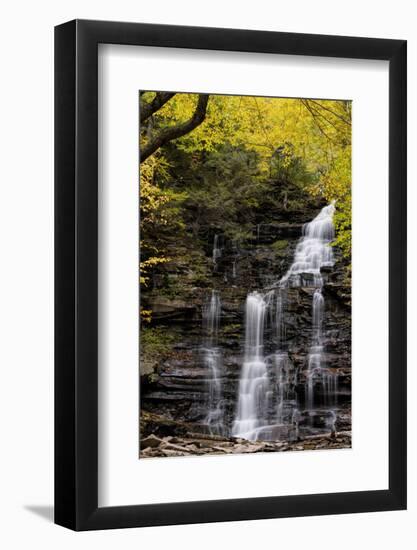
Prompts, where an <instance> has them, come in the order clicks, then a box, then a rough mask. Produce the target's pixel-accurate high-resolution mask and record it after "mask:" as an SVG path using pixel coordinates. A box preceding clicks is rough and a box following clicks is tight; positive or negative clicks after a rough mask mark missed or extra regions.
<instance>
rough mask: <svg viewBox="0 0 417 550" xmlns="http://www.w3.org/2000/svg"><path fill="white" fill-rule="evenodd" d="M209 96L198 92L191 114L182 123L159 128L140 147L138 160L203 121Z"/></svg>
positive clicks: (183, 134)
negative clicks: (153, 135)
mask: <svg viewBox="0 0 417 550" xmlns="http://www.w3.org/2000/svg"><path fill="white" fill-rule="evenodd" d="M208 100H209V96H208V95H207V94H200V95H199V96H198V102H197V106H196V108H195V111H194V114H193V116H192V117H191V118H190V119H189V120H187V122H184V123H182V124H178V125H177V126H171V127H168V128H164V129H163V130H161V131H160V132H159V133H158V134H157V135H156V136H155V137H154V138H152V139H151V140H150V141H148V142H147V143H146V144H145V145H143V147H141V148H140V162H143V161H144V160H146V159H147V158H148V157H149V156H151V155H152V154H153V153H155V151H156V150H157V149H159V148H160V147H162V145H165V144H166V143H168V142H169V141H172V140H174V139H178V138H179V137H182V136H185V135H186V134H188V133H189V132H191V131H192V130H194V128H197V126H200V124H201V123H202V122H203V121H204V119H205V118H206V113H207V103H208Z"/></svg>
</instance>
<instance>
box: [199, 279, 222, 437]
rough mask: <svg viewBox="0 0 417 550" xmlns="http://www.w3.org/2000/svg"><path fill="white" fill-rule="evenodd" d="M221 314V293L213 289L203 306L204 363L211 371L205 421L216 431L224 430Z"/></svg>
mask: <svg viewBox="0 0 417 550" xmlns="http://www.w3.org/2000/svg"><path fill="white" fill-rule="evenodd" d="M220 315H221V300H220V296H219V293H218V292H216V291H215V290H213V291H212V293H211V297H210V300H209V301H208V303H207V304H206V305H205V306H204V307H203V328H204V332H205V334H206V342H205V346H204V348H203V355H204V364H205V366H206V368H208V370H209V372H210V378H209V380H208V390H209V391H208V394H209V398H208V413H207V416H206V419H205V423H206V424H207V425H208V427H209V430H210V431H212V432H216V433H222V431H223V410H222V386H221V370H222V353H221V350H220V349H219V347H218V335H219V326H220Z"/></svg>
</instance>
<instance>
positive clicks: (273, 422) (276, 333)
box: [232, 204, 337, 440]
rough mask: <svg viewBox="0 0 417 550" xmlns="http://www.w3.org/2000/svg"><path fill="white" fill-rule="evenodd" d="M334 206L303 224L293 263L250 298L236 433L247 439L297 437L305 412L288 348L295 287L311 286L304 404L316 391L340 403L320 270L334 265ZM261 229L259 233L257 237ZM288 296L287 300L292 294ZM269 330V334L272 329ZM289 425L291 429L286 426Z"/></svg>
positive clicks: (328, 403) (329, 403)
mask: <svg viewBox="0 0 417 550" xmlns="http://www.w3.org/2000/svg"><path fill="white" fill-rule="evenodd" d="M334 211H335V207H334V204H330V205H328V206H325V207H324V208H323V209H322V210H321V212H320V213H319V214H318V215H317V216H316V217H315V218H314V219H313V220H312V221H311V222H309V223H307V224H305V225H304V227H303V234H302V236H301V238H300V240H299V241H298V243H297V246H296V248H295V252H294V258H293V263H292V265H291V266H290V268H289V269H288V271H287V273H286V274H285V275H284V276H283V277H282V278H281V280H280V281H279V282H278V284H277V286H276V287H275V288H274V289H273V290H270V291H269V292H266V293H265V294H261V293H260V292H251V293H249V294H248V296H247V299H246V311H245V356H244V360H243V366H242V370H241V375H240V381H239V389H238V403H237V409H236V416H235V421H234V424H233V427H232V435H233V436H236V437H242V438H244V439H248V440H257V439H262V440H276V439H279V438H280V437H281V436H282V435H283V436H284V437H287V438H288V437H290V434H293V435H292V437H295V438H298V437H299V431H300V427H299V424H300V420H301V418H302V412H301V410H300V407H301V405H302V403H300V400H299V396H298V395H297V391H296V388H297V385H298V371H297V369H296V368H295V367H294V365H293V363H292V361H291V360H290V357H289V355H288V351H287V346H288V343H287V341H286V340H287V338H286V330H285V326H286V324H285V309H286V305H287V302H286V300H287V293H288V292H290V289H292V288H297V287H313V288H315V290H314V292H313V294H312V324H311V345H310V349H309V353H308V358H307V365H306V370H305V383H304V388H305V406H306V410H307V412H308V413H310V412H311V411H313V409H314V406H315V401H316V396H315V393H316V389H318V390H319V391H320V394H321V396H322V402H323V403H322V404H323V405H324V406H325V407H333V406H334V405H335V404H336V393H337V375H336V374H334V373H333V372H332V371H331V370H330V369H329V368H327V367H326V366H325V351H324V344H323V324H324V314H325V300H324V296H323V293H322V288H323V284H324V281H323V277H322V274H321V268H323V267H331V266H333V265H334V258H333V250H332V247H331V244H330V243H331V241H332V240H333V238H334V227H333V214H334ZM259 229H260V226H257V235H258V239H259ZM288 299H289V298H288ZM268 330H269V332H268ZM264 333H268V334H271V336H273V340H274V343H275V352H274V353H272V354H271V355H267V356H266V357H265V356H264ZM328 414H330V419H328V421H327V424H328V427H331V430H332V431H334V430H335V423H336V414H335V412H334V411H333V410H330V411H329V413H328ZM285 428H286V429H287V431H286V430H285Z"/></svg>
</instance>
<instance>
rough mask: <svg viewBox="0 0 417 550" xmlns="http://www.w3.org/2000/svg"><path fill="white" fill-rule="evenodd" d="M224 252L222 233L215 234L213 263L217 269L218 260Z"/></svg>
mask: <svg viewBox="0 0 417 550" xmlns="http://www.w3.org/2000/svg"><path fill="white" fill-rule="evenodd" d="M222 252H223V248H222V247H221V235H217V234H216V235H214V241H213V265H214V270H215V271H216V269H217V262H218V260H219V258H221V255H222Z"/></svg>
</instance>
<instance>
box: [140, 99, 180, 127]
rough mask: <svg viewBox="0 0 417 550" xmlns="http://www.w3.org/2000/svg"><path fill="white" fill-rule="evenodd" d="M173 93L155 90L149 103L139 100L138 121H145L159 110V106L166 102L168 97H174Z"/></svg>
mask: <svg viewBox="0 0 417 550" xmlns="http://www.w3.org/2000/svg"><path fill="white" fill-rule="evenodd" d="M174 95H175V93H171V92H156V95H155V97H154V98H153V100H152V101H151V102H150V103H146V102H145V101H142V100H141V102H140V110H139V111H140V122H141V124H142V123H143V122H145V120H147V119H148V118H149V117H150V116H151V115H153V114H154V113H156V111H159V109H160V108H161V107H163V106H164V105H165V103H168V101H169V100H170V99H172V98H173V97H174Z"/></svg>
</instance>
